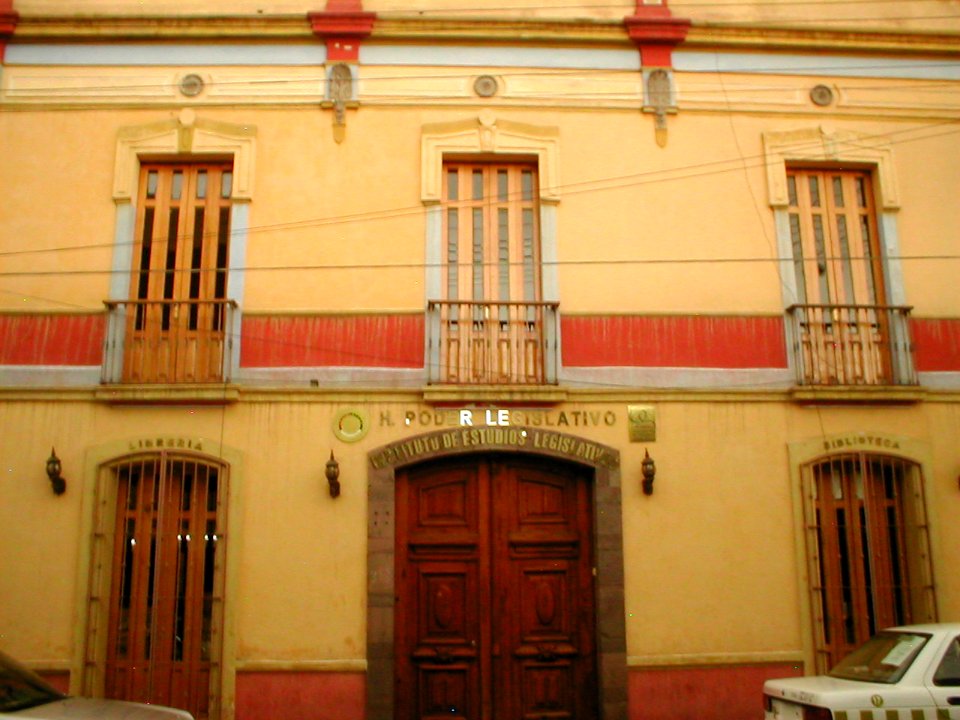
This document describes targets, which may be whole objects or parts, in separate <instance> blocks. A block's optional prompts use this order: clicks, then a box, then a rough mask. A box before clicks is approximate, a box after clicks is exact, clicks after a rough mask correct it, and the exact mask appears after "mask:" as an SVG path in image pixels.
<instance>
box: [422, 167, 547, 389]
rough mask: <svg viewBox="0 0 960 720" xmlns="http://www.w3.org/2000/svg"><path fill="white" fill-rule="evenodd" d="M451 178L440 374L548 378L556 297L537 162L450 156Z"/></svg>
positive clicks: (439, 307) (436, 341) (446, 171)
mask: <svg viewBox="0 0 960 720" xmlns="http://www.w3.org/2000/svg"><path fill="white" fill-rule="evenodd" d="M443 178H444V182H443V207H442V217H443V254H442V260H441V262H442V269H441V290H442V293H443V297H441V298H434V299H431V301H430V312H431V313H432V314H433V315H434V316H435V317H436V321H435V322H433V323H432V324H431V328H432V330H431V332H432V335H431V343H432V344H433V345H434V346H435V347H436V348H437V350H436V359H435V360H433V361H432V362H433V363H434V366H432V367H431V380H432V381H434V380H439V381H441V382H452V383H498V384H503V383H517V384H537V383H543V382H545V381H546V378H547V375H548V372H547V369H546V364H547V362H546V359H545V358H546V354H547V350H546V346H547V344H548V342H549V340H548V336H549V334H550V333H552V326H553V324H554V322H555V310H556V304H555V303H545V302H543V296H542V288H541V256H540V227H539V225H540V217H539V216H540V208H539V195H538V187H539V182H538V179H537V168H536V165H535V164H532V163H522V162H518V163H502V162H489V163H482V162H447V163H445V164H444V168H443Z"/></svg>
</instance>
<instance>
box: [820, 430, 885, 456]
mask: <svg viewBox="0 0 960 720" xmlns="http://www.w3.org/2000/svg"><path fill="white" fill-rule="evenodd" d="M862 447H871V448H882V449H886V450H899V449H900V443H899V442H898V441H897V440H894V439H893V438H888V437H881V436H879V435H868V434H866V433H857V434H854V435H844V436H843V437H838V438H830V439H829V440H824V441H823V449H824V450H826V451H828V452H829V451H830V450H844V449H847V448H862Z"/></svg>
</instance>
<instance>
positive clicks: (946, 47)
mask: <svg viewBox="0 0 960 720" xmlns="http://www.w3.org/2000/svg"><path fill="white" fill-rule="evenodd" d="M11 39H12V40H13V41H16V42H31V41H32V42H90V41H97V40H103V41H107V40H110V41H118V40H119V41H124V40H125V41H157V42H189V41H199V40H203V41H211V40H213V41H223V42H229V41H238V40H247V41H261V42H272V41H279V40H289V41H303V42H309V41H316V35H315V34H314V30H313V28H312V27H311V21H310V19H309V18H308V16H307V15H306V14H304V15H284V16H250V15H244V16H153V17H124V16H108V15H104V16H76V17H64V16H39V15H32V16H31V15H22V14H21V15H20V16H19V18H18V22H17V24H16V26H15V28H14V29H13V34H12V37H11ZM367 42H368V43H370V42H381V43H383V42H396V43H425V42H430V43H440V44H443V43H448V44H462V43H478V42H486V43H498V44H503V45H508V44H509V45H518V44H519V45H525V44H530V45H541V44H542V45H563V46H607V47H618V48H627V47H630V46H632V44H633V43H632V42H631V39H630V36H629V33H628V28H627V25H626V24H625V19H621V20H566V19H561V20H544V19H509V18H483V19H469V18H443V17H431V18H420V17H403V16H398V15H392V16H391V15H386V16H381V15H378V16H377V18H376V21H375V22H374V23H373V27H372V33H371V35H370V36H369V37H368V39H367ZM679 48H680V49H705V48H710V49H714V50H767V51H783V50H789V51H809V52H813V51H822V50H829V51H831V52H851V53H852V52H856V53H864V52H868V53H890V54H918V55H936V56H941V57H942V56H945V55H946V56H953V55H960V33H945V32H908V31H873V30H858V29H817V28H810V27H789V26H779V27H776V26H768V25H762V26H761V25H748V24H718V23H703V22H698V21H693V22H692V24H691V25H690V26H689V30H688V32H687V35H686V39H685V41H684V42H683V43H682V44H680V45H679Z"/></svg>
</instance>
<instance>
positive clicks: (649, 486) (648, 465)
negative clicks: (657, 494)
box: [640, 450, 657, 495]
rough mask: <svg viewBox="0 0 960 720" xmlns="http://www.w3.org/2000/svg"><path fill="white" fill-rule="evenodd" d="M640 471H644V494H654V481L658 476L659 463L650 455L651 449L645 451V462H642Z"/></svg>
mask: <svg viewBox="0 0 960 720" xmlns="http://www.w3.org/2000/svg"><path fill="white" fill-rule="evenodd" d="M640 472H642V473H643V481H642V485H643V494H644V495H653V481H654V478H656V476H657V465H656V463H655V462H653V458H652V457H650V451H649V450H644V451H643V462H641V463H640Z"/></svg>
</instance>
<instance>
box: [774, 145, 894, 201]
mask: <svg viewBox="0 0 960 720" xmlns="http://www.w3.org/2000/svg"><path fill="white" fill-rule="evenodd" d="M763 148H764V155H765V157H766V165H767V192H768V195H769V199H770V205H771V206H773V207H780V208H783V207H786V206H787V205H788V202H789V193H788V190H787V169H786V167H787V164H788V163H793V164H799V163H807V162H809V163H831V162H842V163H857V164H862V165H867V166H873V167H876V169H877V170H876V176H877V190H878V193H877V201H878V204H879V208H880V210H882V211H884V212H887V211H890V210H897V209H899V207H900V194H899V192H898V191H897V180H896V175H895V173H894V166H893V149H892V148H891V147H890V142H889V141H888V140H887V139H885V138H883V137H881V136H877V135H864V134H862V133H856V132H849V131H846V130H827V129H825V128H823V127H815V128H803V129H801V130H789V131H786V132H768V133H764V134H763Z"/></svg>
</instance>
